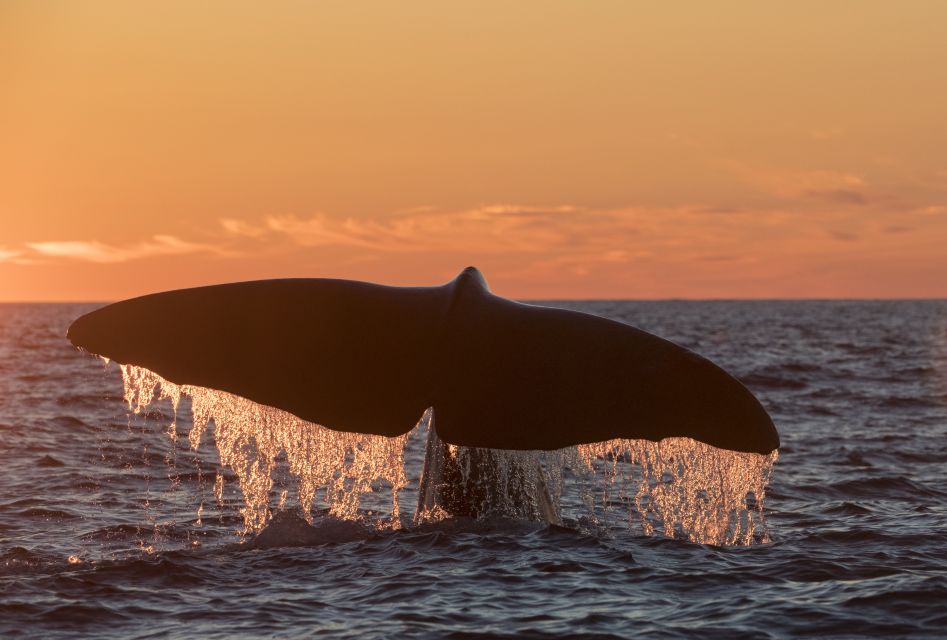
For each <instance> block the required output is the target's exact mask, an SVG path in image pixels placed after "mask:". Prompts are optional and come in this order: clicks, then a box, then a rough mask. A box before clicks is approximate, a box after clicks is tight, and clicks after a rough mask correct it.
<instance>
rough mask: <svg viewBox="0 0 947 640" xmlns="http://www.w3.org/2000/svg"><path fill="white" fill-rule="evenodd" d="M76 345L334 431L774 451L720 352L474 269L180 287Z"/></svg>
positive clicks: (123, 306)
mask: <svg viewBox="0 0 947 640" xmlns="http://www.w3.org/2000/svg"><path fill="white" fill-rule="evenodd" d="M68 338H69V340H70V341H71V342H72V344H74V345H75V346H77V347H79V348H81V349H84V350H86V351H89V352H91V353H94V354H97V355H101V356H105V357H107V358H109V359H111V360H115V361H117V362H119V363H122V364H131V365H136V366H139V367H144V368H146V369H149V370H151V371H154V372H155V373H157V374H158V375H160V376H161V377H163V378H164V379H166V380H168V381H170V382H173V383H177V384H181V385H196V386H202V387H209V388H212V389H218V390H221V391H226V392H229V393H232V394H235V395H238V396H242V397H244V398H247V399H249V400H252V401H254V402H257V403H260V404H264V405H269V406H272V407H276V408H278V409H282V410H284V411H288V412H289V413H292V414H294V415H296V416H298V417H300V418H302V419H304V420H308V421H310V422H315V423H318V424H321V425H323V426H325V427H328V428H331V429H335V430H339V431H354V432H361V433H371V434H378V435H384V436H396V435H400V434H403V433H406V432H408V431H409V430H410V429H411V428H412V427H413V426H414V425H415V424H416V423H417V421H418V417H419V416H420V415H421V414H422V413H423V412H424V411H425V410H426V409H427V408H428V407H433V409H434V415H435V416H436V429H437V433H438V435H439V437H440V438H441V439H442V440H443V441H444V442H447V443H450V444H456V445H462V446H467V447H489V448H497V449H545V450H550V449H558V448H562V447H567V446H570V445H575V444H583V443H591V442H600V441H605V440H611V439H615V438H625V439H647V440H661V439H663V438H666V437H671V436H679V437H690V438H693V439H695V440H700V441H702V442H705V443H708V444H711V445H713V446H715V447H719V448H723V449H731V450H734V451H744V452H754V453H762V454H765V453H769V452H771V451H773V450H774V449H776V448H778V447H779V436H778V434H777V432H776V428H775V427H774V425H773V422H772V420H771V419H770V417H769V415H768V414H767V413H766V411H765V410H764V409H763V407H762V406H761V405H760V403H759V401H758V400H757V399H756V398H755V397H754V396H753V395H752V394H751V393H750V392H749V391H748V390H747V389H746V387H744V386H743V385H742V384H741V383H740V382H739V381H738V380H736V379H735V378H734V377H732V376H731V375H730V374H728V373H727V372H725V371H724V370H723V369H721V368H720V367H718V366H717V365H715V364H713V363H712V362H710V361H709V360H706V359H705V358H703V357H701V356H699V355H697V354H695V353H693V352H691V351H689V350H687V349H685V348H683V347H681V346H678V345H676V344H674V343H671V342H669V341H667V340H664V339H662V338H659V337H657V336H654V335H652V334H650V333H647V332H644V331H641V330H639V329H636V328H634V327H631V326H629V325H626V324H623V323H620V322H615V321H612V320H608V319H605V318H600V317H597V316H593V315H589V314H586V313H580V312H577V311H568V310H564V309H553V308H546V307H540V306H534V305H529V304H523V303H519V302H514V301H512V300H507V299H505V298H502V297H499V296H496V295H494V294H492V293H491V292H490V290H489V288H488V287H487V284H486V281H485V280H484V278H483V276H482V275H481V273H480V272H479V271H478V270H477V269H475V268H473V267H468V268H467V269H465V270H464V271H463V272H461V273H460V275H458V276H457V278H455V279H454V280H453V281H451V282H449V283H447V284H445V285H442V286H434V287H391V286H383V285H377V284H369V283H364V282H355V281H347V280H329V279H285V280H262V281H255V282H242V283H234V284H223V285H215V286H207V287H198V288H194V289H183V290H179V291H169V292H164V293H156V294H152V295H147V296H142V297H139V298H133V299H130V300H125V301H122V302H117V303H115V304H111V305H108V306H106V307H103V308H101V309H98V310H96V311H93V312H91V313H88V314H86V315H84V316H82V317H81V318H79V319H78V320H76V321H75V322H74V323H73V324H72V326H71V327H70V328H69V332H68Z"/></svg>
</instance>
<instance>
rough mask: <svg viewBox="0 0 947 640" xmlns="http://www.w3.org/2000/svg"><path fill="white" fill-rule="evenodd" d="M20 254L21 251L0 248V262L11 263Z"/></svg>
mask: <svg viewBox="0 0 947 640" xmlns="http://www.w3.org/2000/svg"><path fill="white" fill-rule="evenodd" d="M22 253H23V252H22V251H14V250H12V249H7V248H6V247H2V246H0V262H6V261H8V260H11V261H12V260H13V259H14V258H16V257H17V256H19V255H21V254H22Z"/></svg>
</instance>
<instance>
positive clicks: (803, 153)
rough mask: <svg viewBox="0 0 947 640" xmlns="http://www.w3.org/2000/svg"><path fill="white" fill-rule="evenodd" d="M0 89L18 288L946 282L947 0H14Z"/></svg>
mask: <svg viewBox="0 0 947 640" xmlns="http://www.w3.org/2000/svg"><path fill="white" fill-rule="evenodd" d="M273 5H276V6H273ZM0 78H2V82H0V300H83V299H85V300H88V299H96V300H105V299H116V298H123V297H129V296H132V295H137V294H141V293H146V292H150V291H156V290H162V289H170V288H178V287H184V286H192V285H197V284H205V283H211V282H222V281H230V280H245V279H254V278H268V277H283V276H311V277H343V278H354V279H366V280H373V281H379V282H385V283H391V284H434V283H438V282H442V281H445V280H447V279H449V278H451V277H452V276H453V275H454V274H455V273H456V272H457V271H459V270H460V269H461V268H462V267H464V266H466V265H468V264H475V265H477V266H479V267H480V268H481V269H482V270H483V271H484V273H485V274H486V276H487V278H488V280H489V281H490V283H491V285H492V287H493V289H494V290H495V291H497V292H498V293H501V294H504V295H508V296H514V297H525V298H549V297H556V298H595V297H603V298H613V297H624V298H666V297H696V298H707V297H711V298H713V297H947V125H945V122H947V115H945V114H947V2H942V1H940V0H931V1H929V2H923V1H913V0H909V1H905V2H889V1H883V2H873V1H870V0H857V1H856V0H852V1H850V2H823V1H817V2H806V1H798V0H797V1H796V2H793V3H760V2H750V1H746V2H725V1H716V2H690V3H687V2H681V3H645V2H640V3H639V2H631V1H627V2H625V1H621V2H618V1H615V2H611V1H596V2H573V1H570V2H564V1H559V0H544V1H542V2H525V1H524V2H516V3H509V2H442V1H424V2H420V1H407V2H388V1H385V2H290V1H287V2H280V3H256V2H237V1H233V0H231V1H228V2H219V3H214V2H190V1H187V2H175V1H171V2H169V1H167V0H164V1H162V2H152V3H149V2H125V1H124V0H98V1H94V0H93V1H89V2H67V1H61V2H33V1H28V0H23V1H20V0H4V1H3V2H2V3H0Z"/></svg>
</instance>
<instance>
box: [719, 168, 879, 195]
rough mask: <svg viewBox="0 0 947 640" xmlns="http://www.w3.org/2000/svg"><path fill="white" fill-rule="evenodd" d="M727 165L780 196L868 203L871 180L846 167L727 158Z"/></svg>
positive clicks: (744, 177)
mask: <svg viewBox="0 0 947 640" xmlns="http://www.w3.org/2000/svg"><path fill="white" fill-rule="evenodd" d="M721 164H722V166H723V167H725V168H726V169H727V170H729V171H730V172H732V173H733V174H735V175H736V176H737V177H739V178H741V179H742V180H743V181H745V182H747V183H748V184H750V185H752V186H754V187H756V188H758V189H761V190H763V191H765V192H767V193H769V194H770V195H774V196H776V197H778V198H786V199H794V198H810V199H813V198H814V199H817V200H823V201H828V202H834V203H835V204H858V205H862V204H867V203H868V201H869V200H870V198H869V197H868V195H867V193H866V191H867V190H868V188H869V185H868V183H867V182H866V181H865V180H864V179H863V178H862V177H860V176H857V175H855V174H853V173H847V172H844V171H794V170H787V169H773V168H767V167H759V166H749V165H745V164H741V163H738V162H731V161H724V162H722V163H721Z"/></svg>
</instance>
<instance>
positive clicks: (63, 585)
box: [0, 301, 947, 638]
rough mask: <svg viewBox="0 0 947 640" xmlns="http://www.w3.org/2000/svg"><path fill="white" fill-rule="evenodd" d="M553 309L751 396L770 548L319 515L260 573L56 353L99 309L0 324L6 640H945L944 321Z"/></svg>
mask: <svg viewBox="0 0 947 640" xmlns="http://www.w3.org/2000/svg"><path fill="white" fill-rule="evenodd" d="M561 305H562V306H568V307H572V308H578V309H582V310H585V311H590V312H593V313H598V314H601V315H605V316H608V317H612V318H615V319H619V320H622V321H626V322H630V323H632V324H635V325H636V326H639V327H641V328H644V329H646V330H649V331H652V332H654V333H657V334H659V335H662V336H664V337H667V338H670V339H672V340H675V341H677V342H679V343H681V344H683V345H685V346H687V347H690V348H692V349H694V350H696V351H698V352H700V353H702V354H704V355H706V356H708V357H710V358H711V359H713V360H715V361H717V362H718V363H720V364H721V365H723V366H724V367H725V368H727V369H729V370H730V371H732V372H734V373H735V374H736V375H738V376H739V377H740V378H741V379H742V380H744V381H745V382H746V383H747V384H748V385H749V386H750V387H751V388H752V389H753V391H754V392H755V393H757V395H758V396H759V397H760V399H761V401H762V402H763V404H764V405H765V406H766V407H767V409H768V410H769V411H770V413H771V414H772V415H773V417H774V419H775V421H776V424H777V426H778V427H779V430H780V433H781V436H782V442H783V447H782V449H781V452H780V458H779V462H778V463H777V465H776V467H775V470H774V473H773V481H772V484H771V485H770V489H769V493H768V496H767V503H766V504H767V513H768V522H769V533H770V536H771V542H769V543H766V544H758V545H754V546H750V547H737V548H721V547H711V546H706V545H699V544H693V543H688V542H684V541H680V540H671V539H666V538H661V537H644V536H642V535H641V534H640V533H638V532H636V531H634V530H632V529H629V530H628V531H627V532H626V533H624V534H622V533H618V534H610V535H596V534H593V533H590V532H589V530H588V529H587V528H583V527H570V526H563V527H558V526H543V525H539V524H532V523H516V522H511V521H491V522H474V521H466V520H464V521H447V522H443V523H439V524H436V525H430V526H425V527H423V528H421V529H411V528H407V529H406V530H402V531H387V532H378V531H372V530H369V529H365V528H361V527H359V526H358V525H346V524H345V523H341V524H340V523H333V522H331V521H328V520H326V521H324V522H323V524H322V525H321V526H320V525H319V522H320V519H319V517H318V514H317V527H316V531H317V536H316V537H315V538H313V537H312V536H311V535H310V537H309V538H307V539H306V541H305V544H304V546H297V547H283V546H277V547H275V548H260V547H259V546H255V545H254V543H253V539H252V537H244V536H241V535H240V531H241V530H242V520H241V517H240V515H239V512H238V509H239V507H240V504H241V500H240V495H239V492H236V491H235V490H234V489H233V483H229V484H228V485H226V486H228V487H229V490H228V491H227V492H225V496H224V502H223V504H222V505H218V504H217V502H216V501H215V500H214V499H213V483H214V478H215V476H216V474H217V472H218V471H222V473H224V475H225V477H228V478H231V476H228V475H227V474H228V472H227V471H226V470H220V469H219V468H218V466H217V461H216V454H215V451H214V450H213V447H212V446H210V445H209V444H205V446H204V447H202V448H201V449H200V450H199V451H197V452H192V451H190V450H188V449H187V447H186V446H173V445H171V444H170V440H169V439H168V437H167V436H166V434H165V433H164V425H165V424H166V421H164V422H163V421H162V420H161V419H160V416H144V417H135V418H130V417H129V416H128V415H127V412H126V409H125V407H124V405H123V403H122V401H121V398H120V396H121V381H120V379H119V376H118V373H117V372H116V371H115V370H114V369H110V370H106V369H105V368H104V367H103V365H102V363H101V362H100V361H98V360H96V359H93V358H89V357H85V356H82V355H80V354H79V353H77V352H76V351H75V350H73V349H72V348H71V347H70V346H69V345H68V343H67V342H66V340H65V339H64V337H63V336H64V334H65V328H66V327H67V326H68V324H69V322H70V321H71V320H72V319H74V318H75V317H76V316H78V315H79V314H80V313H82V312H84V311H86V310H88V309H90V308H91V307H90V306H88V305H85V306H82V305H6V306H3V305H0V453H2V463H3V473H2V474H0V635H3V636H11V637H12V636H17V635H21V636H24V637H37V636H43V637H47V638H54V637H75V636H82V635H87V636H90V637H102V638H146V637H168V636H171V637H209V638H213V637H227V638H229V637H240V636H247V637H279V638H295V637H312V636H314V635H320V636H321V635H325V636H327V637H332V636H338V637H344V636H352V637H354V636H358V637H389V636H402V637H432V638H440V637H453V638H467V637H470V638H473V637H483V636H485V635H486V636H490V635H492V636H496V637H504V636H506V637H582V636H585V637H602V638H605V637H632V636H647V637H658V638H663V637H720V638H732V637H760V638H767V637H773V638H779V637H792V636H807V637H812V636H817V637H827V636H837V637H859V636H886V637H925V636H926V637H943V636H944V634H945V629H947V606H945V604H944V603H947V482H945V480H947V466H945V463H947V438H945V436H947V302H945V301H898V302H847V301H830V302H597V303H561ZM421 444H423V443H421ZM419 448H420V445H419V444H418V443H417V442H415V441H412V443H411V444H410V445H409V455H408V463H409V464H408V467H409V478H412V486H409V488H408V489H407V490H406V492H405V495H404V497H403V500H402V502H403V504H404V505H406V509H407V510H408V511H410V510H411V507H412V505H413V499H414V495H413V494H412V493H411V492H412V491H413V490H414V489H416V484H417V482H416V480H417V477H416V474H417V468H416V467H417V466H418V465H419V457H418V455H419V454H418V449H419ZM412 469H413V471H412ZM412 473H413V474H414V475H413V476H412ZM200 504H203V505H204V509H203V511H202V513H201V519H200V521H198V520H197V517H196V510H197V507H198V505H200ZM567 524H568V523H567ZM291 538H292V536H289V537H288V538H287V540H290V541H291ZM297 542H298V540H297Z"/></svg>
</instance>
